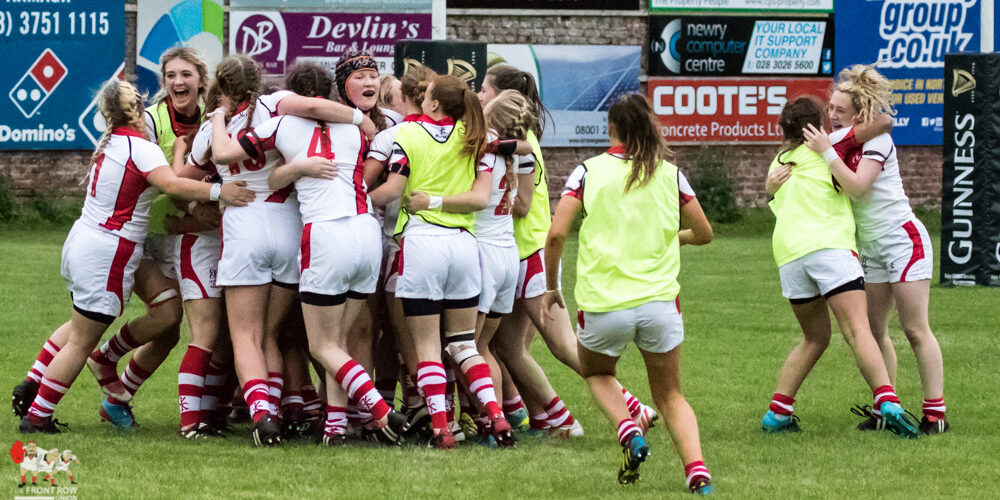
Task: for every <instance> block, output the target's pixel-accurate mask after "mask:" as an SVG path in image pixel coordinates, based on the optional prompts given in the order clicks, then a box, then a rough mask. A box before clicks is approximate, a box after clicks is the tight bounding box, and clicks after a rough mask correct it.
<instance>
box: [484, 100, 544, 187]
mask: <svg viewBox="0 0 1000 500" xmlns="http://www.w3.org/2000/svg"><path fill="white" fill-rule="evenodd" d="M484 114H485V117H486V126H487V127H488V128H489V129H490V130H492V131H494V132H496V134H497V136H498V137H499V138H500V139H524V138H526V137H527V135H528V131H529V130H531V129H532V127H533V126H534V125H535V124H537V122H538V119H537V117H536V116H535V110H534V106H533V105H532V103H531V102H530V101H528V99H527V98H525V97H524V96H523V95H522V94H521V93H520V92H518V91H516V90H504V91H503V92H501V93H500V95H498V96H497V97H496V98H494V99H493V100H492V101H490V102H489V104H487V105H486V109H485V110H484ZM504 162H505V163H506V164H507V173H506V176H505V179H506V181H507V190H508V191H517V169H516V168H514V165H513V161H512V158H511V157H510V156H505V157H504Z"/></svg>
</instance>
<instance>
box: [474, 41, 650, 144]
mask: <svg viewBox="0 0 1000 500" xmlns="http://www.w3.org/2000/svg"><path fill="white" fill-rule="evenodd" d="M641 49H642V48H641V47H639V46H638V45H506V44H492V43H491V44H489V45H488V46H487V50H488V52H489V57H488V58H489V66H490V67H492V66H494V65H500V64H507V65H510V66H514V67H515V68H517V69H519V70H521V71H524V72H527V73H530V74H531V76H533V77H534V78H535V81H536V82H537V84H538V91H539V94H540V95H541V99H542V104H543V105H545V107H546V108H547V109H548V111H549V113H550V114H551V116H547V117H546V118H547V119H546V121H545V129H544V130H543V132H542V140H541V145H542V146H557V147H558V146H606V145H607V144H608V108H610V107H611V104H612V103H614V101H615V99H617V98H618V97H619V96H621V95H623V94H627V93H631V92H638V91H639V62H640V57H641Z"/></svg>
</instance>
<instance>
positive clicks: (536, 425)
mask: <svg viewBox="0 0 1000 500" xmlns="http://www.w3.org/2000/svg"><path fill="white" fill-rule="evenodd" d="M548 416H549V415H548V414H547V413H539V414H538V415H533V416H531V417H528V425H529V426H530V427H531V428H532V429H534V430H536V431H539V430H542V429H545V428H546V427H549V423H548V422H546V421H545V419H546V418H548Z"/></svg>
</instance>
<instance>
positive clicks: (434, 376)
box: [417, 361, 448, 429]
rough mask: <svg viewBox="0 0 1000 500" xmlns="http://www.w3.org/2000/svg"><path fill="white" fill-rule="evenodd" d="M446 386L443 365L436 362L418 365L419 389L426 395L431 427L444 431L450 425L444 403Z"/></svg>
mask: <svg viewBox="0 0 1000 500" xmlns="http://www.w3.org/2000/svg"><path fill="white" fill-rule="evenodd" d="M446 384H447V380H446V379H445V373H444V365H443V364H441V363H437V362H434V361H421V362H419V363H417V387H419V388H420V392H422V393H423V394H424V399H425V400H426V402H427V411H428V412H429V413H430V414H431V425H433V426H434V428H435V429H444V428H446V426H447V425H448V417H447V416H446V415H445V401H444V391H445V385H446Z"/></svg>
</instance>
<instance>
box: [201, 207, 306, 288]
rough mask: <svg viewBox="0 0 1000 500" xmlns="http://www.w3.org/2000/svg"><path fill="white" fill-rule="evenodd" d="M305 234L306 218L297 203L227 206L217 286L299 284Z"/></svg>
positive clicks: (223, 224)
mask: <svg viewBox="0 0 1000 500" xmlns="http://www.w3.org/2000/svg"><path fill="white" fill-rule="evenodd" d="M301 237H302V218H301V217H300V216H299V211H298V205H297V204H296V203H290V202H285V203H270V202H254V203H251V204H249V205H247V206H245V207H226V210H225V212H223V214H222V258H221V259H220V260H219V273H218V274H219V276H218V280H217V281H216V285H217V286H241V285H264V284H267V283H271V282H272V281H277V282H279V283H284V284H297V283H298V282H299V266H298V255H299V240H300V239H301Z"/></svg>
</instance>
